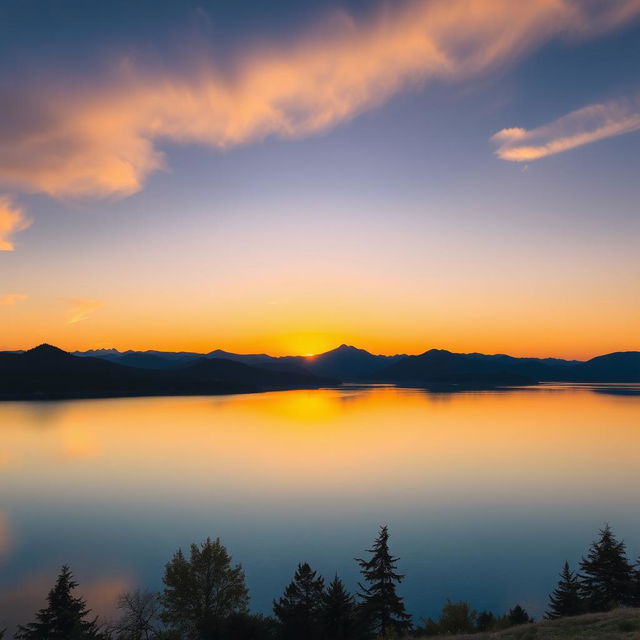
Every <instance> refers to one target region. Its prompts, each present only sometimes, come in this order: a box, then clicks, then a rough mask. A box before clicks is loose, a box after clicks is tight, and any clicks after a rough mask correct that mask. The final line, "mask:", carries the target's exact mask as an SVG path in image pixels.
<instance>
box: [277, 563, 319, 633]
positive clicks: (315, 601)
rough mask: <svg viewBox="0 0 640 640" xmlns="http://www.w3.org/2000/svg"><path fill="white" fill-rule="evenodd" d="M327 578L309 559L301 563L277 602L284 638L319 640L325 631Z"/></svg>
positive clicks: (278, 616)
mask: <svg viewBox="0 0 640 640" xmlns="http://www.w3.org/2000/svg"><path fill="white" fill-rule="evenodd" d="M323 595H324V579H323V578H322V576H317V575H316V572H315V571H314V570H313V569H312V568H311V567H310V566H309V565H308V564H307V563H306V562H305V563H303V564H299V565H298V567H297V569H296V572H295V574H294V576H293V580H292V582H291V583H290V584H289V585H288V586H287V588H286V589H285V590H284V594H283V596H282V597H281V598H280V599H279V600H277V601H275V600H274V602H273V613H274V614H275V616H276V618H277V619H278V622H279V623H280V628H281V632H282V638H283V640H315V639H317V638H320V634H321V617H320V613H321V604H322V600H323Z"/></svg>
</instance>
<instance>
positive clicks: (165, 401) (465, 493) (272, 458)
mask: <svg viewBox="0 0 640 640" xmlns="http://www.w3.org/2000/svg"><path fill="white" fill-rule="evenodd" d="M639 424H640V396H629V397H626V396H616V395H607V394H602V393H595V392H592V391H591V390H589V389H585V388H564V389H554V388H548V389H529V390H526V389H524V390H516V391H509V392H477V393H456V394H430V393H425V392H423V391H420V390H410V389H396V388H391V387H374V388H367V389H359V388H345V389H337V390H333V389H328V390H319V391H290V392H279V393H266V394H257V395H244V396H225V397H214V398H206V397H196V398H152V399H149V398H136V399H115V400H83V401H71V402H53V403H5V404H1V405H0V429H1V433H2V446H1V448H0V474H1V476H0V477H2V476H4V479H5V481H6V480H11V481H12V483H13V484H12V486H13V487H14V491H15V492H17V493H18V494H20V495H21V496H22V497H23V498H24V499H25V500H28V499H29V497H30V496H36V495H37V496H39V497H40V498H42V496H43V494H44V495H45V496H46V494H51V495H52V496H53V495H55V496H56V497H57V498H58V499H60V497H61V496H63V497H64V496H71V495H74V496H76V497H78V496H83V495H87V496H88V495H90V494H91V495H92V496H93V497H94V498H95V496H96V495H98V496H102V497H103V499H106V500H113V501H116V502H118V501H122V502H126V501H130V500H132V501H137V500H140V499H153V500H158V499H160V498H159V497H158V496H162V499H165V500H171V499H173V498H178V497H181V498H185V497H186V496H194V494H196V495H198V494H199V495H201V494H203V493H206V494H208V495H221V494H224V495H225V496H227V497H228V498H230V499H233V500H235V501H241V502H247V503H252V502H255V501H260V502H264V501H267V502H269V503H274V504H275V503H277V502H278V501H281V500H294V501H295V500H299V499H303V498H304V499H305V500H311V501H313V500H324V499H329V500H332V501H334V503H335V504H336V505H338V504H343V505H348V504H349V503H350V502H352V501H353V500H358V501H368V500H373V499H378V500H379V499H380V498H381V497H382V498H383V499H384V498H385V497H386V498H389V499H392V500H393V501H394V503H395V504H398V503H404V504H411V503H412V502H414V501H419V502H424V501H428V502H429V503H431V504H433V503H439V502H443V501H448V502H449V503H451V502H460V501H462V502H464V501H472V500H474V499H478V500H482V501H484V502H492V501H496V502H497V501H500V500H509V499H512V498H513V499H515V498H516V497H517V498H518V500H523V499H525V500H529V501H531V502H539V501H547V502H548V501H551V502H553V501H554V500H562V499H563V498H565V497H566V496H567V495H568V493H567V492H570V493H571V495H572V500H573V501H574V502H575V501H579V500H581V499H585V500H586V499H588V500H591V501H594V500H596V501H597V500H598V496H601V497H602V498H603V499H606V498H607V496H613V495H616V496H617V498H619V499H622V498H624V495H625V494H628V493H629V492H632V491H633V492H635V491H637V489H638V484H639V483H638V480H637V474H636V471H635V470H634V469H635V468H636V467H637V464H638V462H640V429H639V428H638V426H639ZM79 480H80V481H79ZM14 497H17V496H15V495H14Z"/></svg>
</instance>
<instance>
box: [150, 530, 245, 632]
mask: <svg viewBox="0 0 640 640" xmlns="http://www.w3.org/2000/svg"><path fill="white" fill-rule="evenodd" d="M163 582H164V584H165V588H164V592H163V593H162V595H161V596H160V603H161V605H162V612H161V614H160V618H161V620H162V621H163V622H164V623H165V624H166V625H168V626H169V628H170V630H171V631H175V632H176V633H178V634H179V635H180V637H181V638H183V639H184V640H191V639H194V640H213V639H215V638H217V637H219V635H220V634H221V633H222V632H221V629H222V628H223V626H224V623H225V620H226V618H228V617H229V616H230V615H232V614H235V613H243V612H245V611H246V610H247V605H248V602H249V592H248V591H247V588H246V586H245V577H244V571H243V569H242V565H239V564H237V565H235V566H233V565H232V564H231V556H230V555H229V553H228V552H227V550H226V548H225V547H224V545H223V544H222V543H221V542H220V539H216V540H215V541H212V540H211V539H210V538H207V540H206V541H205V542H203V543H202V544H200V545H196V544H192V545H191V553H190V557H189V559H188V560H187V558H185V556H184V554H183V553H182V551H181V550H180V549H179V550H178V551H177V553H176V554H175V555H174V556H173V558H172V559H171V561H170V562H169V563H168V564H167V565H166V567H165V574H164V577H163Z"/></svg>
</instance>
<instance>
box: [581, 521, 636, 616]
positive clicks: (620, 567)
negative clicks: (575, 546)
mask: <svg viewBox="0 0 640 640" xmlns="http://www.w3.org/2000/svg"><path fill="white" fill-rule="evenodd" d="M580 569H581V574H580V591H581V595H582V597H583V598H584V600H585V601H586V604H587V608H588V609H589V611H608V610H609V609H612V608H613V607H616V606H621V605H622V606H624V605H628V604H631V603H632V601H633V567H632V566H631V564H630V563H629V561H628V560H627V557H626V549H625V544H624V542H623V541H618V540H617V539H616V537H615V535H614V533H613V531H612V530H611V527H610V526H609V525H608V524H607V525H606V526H605V527H604V529H601V530H600V535H599V538H598V539H597V540H596V541H594V542H593V543H592V544H591V547H590V548H589V551H588V553H587V557H586V558H584V557H583V558H582V561H581V562H580Z"/></svg>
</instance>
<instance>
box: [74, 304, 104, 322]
mask: <svg viewBox="0 0 640 640" xmlns="http://www.w3.org/2000/svg"><path fill="white" fill-rule="evenodd" d="M69 304H70V306H69V309H68V310H67V324H76V323H78V322H82V321H84V320H88V319H89V318H90V317H91V316H92V315H93V314H94V313H95V312H96V311H97V310H98V309H100V308H102V307H103V306H104V303H103V302H102V301H101V300H96V299H95V298H72V299H71V300H69Z"/></svg>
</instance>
